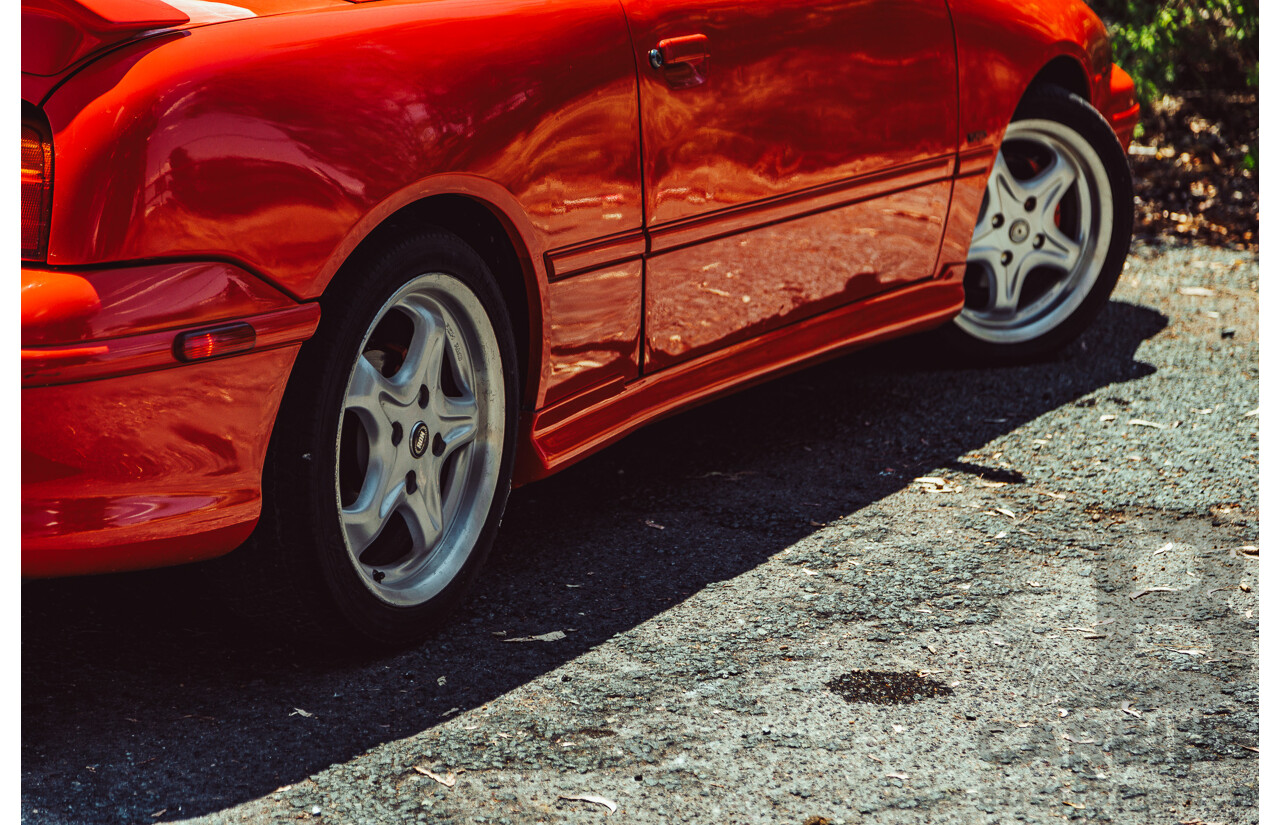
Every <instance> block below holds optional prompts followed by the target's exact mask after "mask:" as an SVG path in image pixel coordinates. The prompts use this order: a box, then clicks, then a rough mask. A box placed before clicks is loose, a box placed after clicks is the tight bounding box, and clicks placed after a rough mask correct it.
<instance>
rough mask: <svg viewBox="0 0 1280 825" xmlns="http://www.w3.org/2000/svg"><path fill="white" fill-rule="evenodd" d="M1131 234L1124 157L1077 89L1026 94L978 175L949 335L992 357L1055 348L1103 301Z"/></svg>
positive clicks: (1040, 352)
mask: <svg viewBox="0 0 1280 825" xmlns="http://www.w3.org/2000/svg"><path fill="white" fill-rule="evenodd" d="M1132 231H1133V184H1132V179H1131V177H1130V173H1129V166H1128V161H1127V158H1126V157H1125V154H1124V151H1123V149H1122V148H1121V147H1120V144H1119V142H1118V140H1117V139H1116V136H1115V134H1114V133H1113V132H1112V131H1111V128H1110V127H1109V126H1108V125H1107V122H1106V121H1105V120H1104V119H1103V118H1102V116H1101V115H1100V114H1099V113H1098V112H1097V111H1096V110H1095V109H1094V108H1093V107H1092V106H1090V105H1089V104H1088V103H1086V102H1085V101H1084V100H1083V99H1081V98H1080V97H1078V96H1076V95H1074V94H1071V93H1069V92H1066V91H1064V90H1062V89H1058V88H1056V87H1047V88H1042V89H1039V90H1035V91H1033V92H1032V93H1031V94H1030V95H1029V96H1028V97H1027V99H1026V100H1024V101H1023V103H1022V105H1021V106H1019V108H1018V112H1017V114H1016V116H1015V118H1014V120H1013V122H1012V123H1010V124H1009V128H1008V130H1007V131H1006V132H1005V136H1004V140H1003V142H1002V143H1001V146H1000V153H999V155H998V156H997V158H996V161H995V164H994V166H993V168H992V171H991V176H990V178H989V179H988V181H987V189H986V194H985V197H984V198H983V203H982V209H981V212H980V214H979V217H978V222H977V225H976V226H975V229H974V234H973V241H972V243H971V245H970V248H969V265H968V268H967V270H966V272H965V305H964V309H963V310H962V311H961V313H960V315H959V317H957V318H956V319H955V329H956V330H957V331H958V332H959V333H961V334H960V335H959V336H957V337H958V338H959V340H960V341H961V343H962V344H963V345H964V346H965V347H966V348H967V349H969V350H970V351H972V352H974V353H976V354H978V355H981V356H984V357H987V358H993V359H996V360H1025V359H1030V358H1036V357H1041V356H1043V355H1046V354H1048V353H1049V352H1052V351H1053V350H1056V349H1058V348H1060V347H1061V346H1063V345H1064V344H1066V343H1068V342H1069V341H1071V340H1072V339H1074V338H1075V337H1076V336H1077V335H1079V334H1080V332H1081V331H1083V330H1084V328H1085V326H1086V325H1087V324H1088V323H1089V322H1090V321H1092V320H1093V318H1094V317H1095V316H1096V315H1097V313H1098V312H1099V311H1100V310H1101V308H1102V306H1103V305H1104V304H1105V303H1106V301H1107V299H1108V298H1109V296H1110V294H1111V290H1112V289H1113V288H1114V287H1115V283H1116V280H1117V278H1118V277H1119V274H1120V271H1121V269H1122V268H1123V266H1124V259H1125V257H1126V256H1127V255H1128V252H1129V241H1130V236H1131V234H1132Z"/></svg>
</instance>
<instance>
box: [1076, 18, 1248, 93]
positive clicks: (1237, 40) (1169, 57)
mask: <svg viewBox="0 0 1280 825" xmlns="http://www.w3.org/2000/svg"><path fill="white" fill-rule="evenodd" d="M1090 3H1091V5H1092V6H1093V8H1094V10H1095V11H1097V12H1098V15H1099V16H1100V17H1101V18H1102V19H1103V20H1104V21H1106V23H1107V27H1108V30H1109V31H1110V33H1111V45H1112V47H1113V50H1114V56H1115V61H1116V63H1118V64H1119V65H1120V66H1122V67H1123V68H1124V69H1125V70H1126V71H1128V72H1129V74H1131V75H1133V79H1134V82H1135V83H1136V84H1137V87H1138V94H1139V96H1140V97H1142V98H1144V99H1146V100H1150V99H1152V98H1153V97H1156V96H1158V95H1159V94H1162V93H1164V92H1169V91H1175V90H1177V91H1191V90H1209V89H1214V90H1219V91H1225V92H1245V91H1257V89H1258V0H1090Z"/></svg>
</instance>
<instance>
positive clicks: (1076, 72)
mask: <svg viewBox="0 0 1280 825" xmlns="http://www.w3.org/2000/svg"><path fill="white" fill-rule="evenodd" d="M1043 86H1058V87H1059V88H1062V89H1066V90H1067V91H1068V92H1071V93H1072V94H1076V95H1079V96H1080V97H1081V98H1083V99H1084V100H1087V101H1089V102H1091V103H1092V102H1093V89H1092V86H1091V84H1090V83H1089V72H1088V71H1087V70H1086V69H1085V67H1084V64H1083V63H1082V62H1081V61H1080V59H1079V58H1078V57H1077V56H1076V55H1074V54H1069V53H1062V54H1059V55H1057V56H1056V57H1054V58H1052V59H1051V60H1049V62H1048V63H1046V64H1045V65H1044V66H1043V67H1042V68H1041V69H1040V71H1038V72H1036V74H1035V76H1034V77H1032V78H1031V82H1030V83H1028V84H1027V88H1026V89H1025V90H1024V91H1023V93H1022V100H1026V98H1027V96H1028V95H1030V94H1034V93H1035V90H1036V89H1038V88H1041V87H1043Z"/></svg>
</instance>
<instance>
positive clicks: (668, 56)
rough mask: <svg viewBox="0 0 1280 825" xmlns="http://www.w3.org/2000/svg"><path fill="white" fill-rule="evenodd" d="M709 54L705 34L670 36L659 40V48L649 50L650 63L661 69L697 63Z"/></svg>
mask: <svg viewBox="0 0 1280 825" xmlns="http://www.w3.org/2000/svg"><path fill="white" fill-rule="evenodd" d="M708 54H709V52H708V50H707V36H706V35H705V34H690V35H686V36H684V37H668V38H667V39H665V40H659V41H658V46H657V48H654V49H650V50H649V64H650V65H651V66H653V68H655V69H661V68H664V67H667V66H675V65H679V64H681V63H697V62H698V61H700V60H705V59H706V58H707V56H708Z"/></svg>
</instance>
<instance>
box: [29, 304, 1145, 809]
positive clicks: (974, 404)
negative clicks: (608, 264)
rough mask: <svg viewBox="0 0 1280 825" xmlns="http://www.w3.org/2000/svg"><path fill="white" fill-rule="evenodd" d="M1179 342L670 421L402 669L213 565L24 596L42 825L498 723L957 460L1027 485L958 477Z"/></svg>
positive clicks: (821, 385) (269, 780)
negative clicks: (827, 526) (291, 620)
mask: <svg viewBox="0 0 1280 825" xmlns="http://www.w3.org/2000/svg"><path fill="white" fill-rule="evenodd" d="M1165 325H1166V319H1165V318H1164V316H1162V315H1160V314H1159V313H1157V312H1155V311H1153V310H1151V309H1148V308H1145V307H1139V306H1134V305H1131V304H1126V303H1121V302H1115V301H1113V302H1112V303H1110V304H1109V305H1108V306H1107V307H1106V308H1105V310H1104V311H1103V313H1102V315H1101V317H1100V318H1099V319H1098V321H1097V322H1096V323H1095V324H1094V325H1093V326H1092V327H1091V329H1090V330H1089V331H1088V332H1087V333H1086V334H1085V335H1084V336H1083V337H1082V339H1081V340H1080V341H1078V342H1076V343H1075V344H1074V345H1072V346H1071V347H1070V348H1069V350H1068V351H1067V352H1066V353H1064V354H1062V355H1061V356H1059V357H1058V358H1057V359H1056V360H1053V361H1050V362H1045V363H1041V364H1036V365H1030V366H1022V367H1005V368H987V369H965V368H962V367H960V366H957V365H955V364H948V363H947V358H948V356H947V353H946V351H945V349H943V348H940V347H939V346H938V345H937V342H936V341H935V340H934V339H932V338H929V337H924V338H917V339H910V340H907V341H899V342H892V343H890V344H886V345H881V346H878V347H875V348H872V349H868V350H864V351H862V352H859V353H855V354H853V355H849V356H845V357H842V358H839V359H836V360H833V361H829V362H827V363H824V364H821V365H818V366H815V367H812V368H809V369H806V370H804V371H801V372H797V373H793V374H791V375H788V376H785V377H782V378H779V379H776V380H774V381H771V382H768V383H765V384H762V385H759V386H757V387H754V388H751V389H749V390H746V391H744V392H741V393H738V394H736V395H733V396H730V397H728V398H725V399H721V400H719V401H716V402H713V403H711V404H708V405H705V406H703V407H700V408H698V409H696V410H692V411H689V412H685V413H683V414H681V415H678V416H675V417H673V418H670V419H667V420H665V421H662V422H660V423H657V424H655V425H652V426H650V427H648V428H646V429H644V430H642V431H640V432H639V433H636V434H634V435H632V436H630V437H629V438H627V439H625V440H624V441H622V442H621V443H619V444H618V445H615V446H614V447H611V448H610V449H608V450H605V451H604V452H603V453H601V454H598V455H596V456H594V457H592V458H589V459H587V460H585V461H583V462H582V463H580V464H578V465H576V466H574V467H572V468H569V469H568V470H566V471H565V472H563V473H561V474H559V475H557V476H555V477H553V478H551V479H549V480H547V481H544V482H540V483H538V484H535V485H531V486H529V487H526V488H523V489H520V490H517V491H516V492H515V493H514V494H513V495H512V498H511V502H510V505H509V507H508V510H507V516H506V518H505V521H504V524H503V528H502V532H501V534H500V536H499V540H498V546H497V548H496V550H495V553H494V556H493V557H492V558H491V559H490V561H489V564H488V567H487V568H486V571H485V574H484V577H483V579H482V580H481V582H480V585H479V586H478V588H477V590H476V592H475V593H474V594H473V595H472V596H471V598H470V599H469V600H468V601H467V602H466V604H465V605H464V607H463V609H462V610H461V611H460V612H459V613H458V614H457V615H456V616H455V617H454V618H453V619H452V621H451V622H450V623H449V624H448V626H447V627H445V628H444V629H443V631H442V632H441V633H440V634H439V635H438V636H437V637H436V638H435V639H434V640H432V641H429V642H427V643H424V644H423V645H421V646H420V647H418V648H416V649H413V650H409V651H404V652H400V653H396V654H390V655H388V654H378V653H375V652H372V651H351V652H350V653H348V654H343V655H341V656H336V655H334V654H325V653H323V652H321V651H322V650H323V648H322V647H317V646H314V645H305V644H303V645H299V644H295V643H293V642H290V641H288V640H285V639H281V638H280V637H278V636H277V635H275V634H273V633H271V632H269V630H270V629H269V628H260V627H255V626H253V625H251V624H248V623H246V622H244V621H242V620H239V619H237V618H235V617H234V616H232V615H231V614H229V613H228V611H226V610H225V609H224V608H223V606H222V605H221V604H220V603H219V601H218V598H217V595H216V592H215V591H214V590H213V589H212V588H211V587H209V585H208V577H207V575H205V572H204V571H203V569H202V568H199V567H191V568H180V569H174V570H170V571H156V572H151V573H143V574H134V575H127V576H110V577H96V578H86V579H78V580H62V581H34V582H26V583H24V584H23V590H22V596H23V602H22V774H23V779H22V796H23V819H24V820H26V821H33V822H35V821H40V822H138V821H167V820H172V819H179V818H188V817H192V816H199V815H202V814H206V813H210V812H213V811H217V810H221V809H224V808H227V807H230V806H232V805H235V804H238V803H242V802H245V801H248V800H251V799H254V798H257V797H260V796H263V795H265V794H269V793H270V792H271V791H273V790H275V789H276V788H278V787H280V786H283V785H288V784H291V783H295V782H298V781H301V780H304V779H306V778H307V777H308V776H310V775H312V774H314V773H316V772H317V771H320V770H323V769H324V768H326V767H328V766H329V765H331V764H333V763H336V762H344V761H346V760H349V759H351V758H352V757H354V756H357V755H359V754H361V753H363V752H365V751H367V750H368V749H370V748H374V747H376V746H378V745H381V744H383V743H386V742H390V741H394V740H397V739H401V738H404V737H409V736H413V735H414V734H417V733H420V732H422V731H426V730H429V729H430V728H431V727H433V726H434V725H437V724H439V723H440V722H441V721H443V720H444V719H446V718H449V717H451V716H452V715H453V714H455V713H457V712H460V711H466V710H469V709H472V708H476V707H479V706H481V705H484V704H485V703H486V702H488V701H490V700H492V699H494V698H496V697H499V696H501V695H502V694H504V693H507V692H508V691H511V690H513V689H515V688H517V687H519V686H520V685H522V684H524V683H526V682H528V681H529V680H531V679H534V678H536V677H538V676H540V675H542V674H545V673H547V672H548V671H550V670H552V669H555V668H557V667H559V666H560V665H562V664H564V663H565V662H567V661H569V660H571V659H573V658H575V657H576V656H578V655H580V654H581V653H583V652H584V651H586V650H588V649H589V648H591V647H593V646H595V645H598V644H601V643H604V642H606V641H607V640H609V639H610V638H611V637H613V636H614V635H615V634H618V633H620V632H622V631H625V630H627V629H629V628H632V627H635V626H637V625H639V624H641V623H643V622H645V621H647V620H649V619H651V618H653V617H654V616H656V615H659V614H660V613H662V612H663V611H664V610H666V609H667V608H669V607H671V606H673V605H675V604H677V603H678V602H680V601H682V600H683V599H685V598H687V597H689V596H690V595H692V594H694V593H696V592H698V591H699V590H700V589H702V588H703V587H705V586H706V585H707V584H709V583H712V582H717V581H722V580H726V579H732V578H734V577H736V576H738V575H740V574H742V573H744V572H745V571H748V570H751V569H752V568H754V567H756V566H757V565H759V564H761V563H762V562H763V561H765V560H766V559H768V558H769V557H771V556H773V555H774V554H776V553H778V552H780V551H782V550H784V549H785V548H787V547H788V546H790V545H792V544H793V543H795V542H796V541H798V540H799V539H801V538H803V537H804V536H807V535H810V534H812V533H813V532H815V531H817V530H818V529H820V528H819V525H822V524H824V523H826V522H829V521H833V520H835V519H838V518H840V517H843V516H847V515H849V514H852V513H856V512H857V511H858V510H859V509H860V508H862V507H864V506H866V505H868V504H870V503H872V502H875V501H877V500H879V499H882V498H884V497H886V496H888V495H890V494H892V493H895V492H898V491H899V490H902V489H903V488H904V487H905V486H907V485H909V484H910V483H911V480H912V479H913V478H915V477H917V476H920V475H926V474H928V473H929V472H930V471H932V470H935V469H936V468H938V467H941V466H951V467H953V469H956V470H959V471H961V472H970V473H975V474H985V475H987V477H988V478H994V479H997V480H1008V479H1003V478H1002V477H1001V475H1000V474H1001V473H1006V474H1007V473H1008V472H1010V471H1009V470H1002V469H1000V468H998V467H983V466H977V465H973V464H966V463H964V462H961V461H960V460H959V459H960V458H961V457H962V456H964V455H965V454H966V453H969V452H971V451H973V450H975V449H977V448H979V447H981V446H982V445H983V444H986V443H987V442H989V441H991V440H992V439H994V438H996V437H998V436H1001V435H1003V434H1005V433H1008V432H1010V431H1012V430H1014V429H1016V428H1018V427H1019V426H1021V425H1023V424H1025V423H1026V422H1028V421H1030V420H1032V419H1034V418H1036V417H1037V416H1039V415H1041V414H1043V413H1045V412H1047V411H1050V410H1053V409H1055V408H1058V407H1061V406H1063V405H1066V404H1071V403H1075V402H1077V401H1079V400H1080V399H1081V398H1082V397H1083V396H1085V395H1088V394H1090V393H1093V392H1095V391H1098V390H1100V389H1102V388H1104V387H1106V386H1108V385H1110V384H1118V383H1123V382H1126V381H1130V380H1133V379H1136V378H1140V377H1142V376H1145V375H1149V374H1151V373H1152V372H1153V371H1154V368H1153V367H1151V366H1150V365H1148V364H1145V363H1142V362H1141V361H1139V360H1137V359H1136V358H1135V353H1136V351H1137V348H1138V346H1139V345H1140V344H1141V343H1142V342H1143V341H1144V340H1146V339H1147V338H1149V337H1151V336H1153V335H1155V334H1156V333H1158V332H1159V331H1160V330H1161V329H1163V328H1164V326H1165ZM557 630H559V631H565V632H567V634H568V635H567V636H566V638H564V639H562V640H560V641H558V642H554V643H535V644H510V643H506V642H504V641H503V639H504V638H506V639H510V638H515V637H523V636H529V635H536V634H543V633H548V632H551V631H557ZM498 634H505V635H498ZM161 810H163V811H164V813H162V814H160V815H159V816H155V814H156V812H157V811H161Z"/></svg>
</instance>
